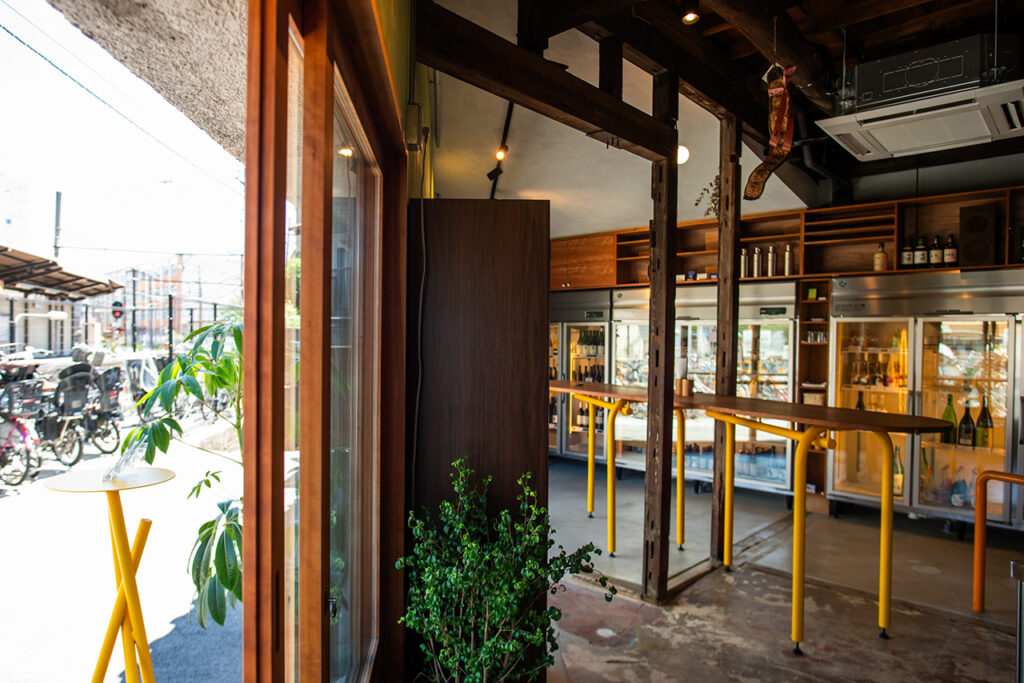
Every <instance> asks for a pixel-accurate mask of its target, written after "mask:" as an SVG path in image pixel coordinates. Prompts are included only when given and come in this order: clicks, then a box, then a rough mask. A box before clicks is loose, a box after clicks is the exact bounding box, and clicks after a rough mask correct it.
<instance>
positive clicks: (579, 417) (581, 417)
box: [576, 404, 589, 429]
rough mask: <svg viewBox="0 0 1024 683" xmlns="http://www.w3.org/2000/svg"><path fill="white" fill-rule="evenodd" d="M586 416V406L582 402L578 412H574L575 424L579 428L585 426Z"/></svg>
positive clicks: (584, 427) (587, 413) (587, 415)
mask: <svg viewBox="0 0 1024 683" xmlns="http://www.w3.org/2000/svg"><path fill="white" fill-rule="evenodd" d="M588 417H589V412H588V411H587V409H586V407H585V406H584V405H583V404H580V409H579V412H577V413H576V424H578V425H579V426H580V428H581V429H586V428H587V418H588Z"/></svg>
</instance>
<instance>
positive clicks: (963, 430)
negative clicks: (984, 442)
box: [956, 402, 974, 446]
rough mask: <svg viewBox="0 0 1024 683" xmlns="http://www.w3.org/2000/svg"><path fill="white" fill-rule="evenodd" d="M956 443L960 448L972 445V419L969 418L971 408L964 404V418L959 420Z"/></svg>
mask: <svg viewBox="0 0 1024 683" xmlns="http://www.w3.org/2000/svg"><path fill="white" fill-rule="evenodd" d="M956 442H957V443H958V444H959V445H961V446H973V445H974V418H973V417H971V406H970V405H969V404H968V403H967V402H964V416H963V417H962V418H960V427H959V428H958V429H957V440H956Z"/></svg>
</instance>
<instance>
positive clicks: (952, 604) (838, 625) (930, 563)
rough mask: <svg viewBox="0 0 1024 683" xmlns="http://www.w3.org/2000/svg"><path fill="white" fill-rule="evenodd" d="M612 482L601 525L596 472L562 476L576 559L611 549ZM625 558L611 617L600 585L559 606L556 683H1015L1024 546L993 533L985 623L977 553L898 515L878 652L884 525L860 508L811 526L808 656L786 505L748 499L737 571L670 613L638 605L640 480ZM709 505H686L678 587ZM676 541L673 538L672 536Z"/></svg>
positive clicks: (693, 501) (625, 534)
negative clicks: (976, 592) (581, 549)
mask: <svg viewBox="0 0 1024 683" xmlns="http://www.w3.org/2000/svg"><path fill="white" fill-rule="evenodd" d="M603 484H604V482H603V479H599V482H598V484H597V486H598V488H597V495H596V496H595V503H596V508H597V509H596V510H595V516H594V519H587V517H586V469H585V467H583V466H578V465H577V464H576V463H572V462H564V461H558V460H552V465H551V489H550V506H551V512H552V523H553V525H554V526H555V527H556V528H558V529H559V534H558V536H556V540H557V542H559V543H562V544H563V545H565V546H566V547H567V548H570V549H571V548H572V547H575V546H576V545H578V544H579V543H580V542H585V541H587V540H593V541H595V542H597V543H598V545H602V546H603V545H604V533H605V520H606V517H605V514H604V506H603V501H604V488H603ZM618 484H619V485H618V488H617V497H618V506H617V508H618V534H617V537H618V538H617V540H618V548H617V550H618V552H617V553H616V557H615V558H610V559H609V558H602V559H601V560H600V561H599V562H598V568H599V569H600V570H601V571H603V572H604V573H606V574H608V575H609V576H612V577H613V578H615V579H618V580H619V581H620V585H623V586H624V587H626V589H627V590H626V591H624V592H623V593H622V594H620V596H617V597H616V598H615V600H614V601H613V602H612V603H611V604H607V603H605V602H604V599H603V597H602V595H601V593H600V592H599V591H597V590H595V589H594V588H593V587H592V586H590V585H589V584H585V583H582V582H570V583H569V586H568V590H567V591H565V592H564V593H560V594H558V595H557V596H555V597H554V598H552V604H555V605H557V606H559V607H560V608H561V609H563V611H564V613H565V616H564V617H563V619H562V620H561V621H560V622H558V629H559V642H560V644H561V650H560V652H559V654H558V657H557V660H556V666H555V667H554V668H553V669H552V670H551V673H550V675H549V678H548V680H549V681H551V682H552V683H560V682H561V681H582V682H587V681H682V680H793V679H796V680H810V679H819V680H820V679H825V680H834V679H839V678H842V679H844V680H907V679H914V680H1007V679H1009V678H1010V677H1012V675H1013V670H1014V669H1013V667H1014V658H1015V643H1014V633H1015V623H1016V621H1015V619H1016V591H1017V586H1016V582H1015V581H1013V580H1012V579H1010V577H1009V562H1010V560H1012V559H1024V535H1022V534H1021V533H1020V532H1015V531H1006V530H1000V529H992V528H990V529H989V539H988V540H989V543H988V546H989V549H988V554H987V558H988V562H987V569H988V571H987V583H986V585H987V603H986V607H987V611H986V612H984V613H983V614H980V615H979V614H977V613H975V612H973V611H972V610H971V572H972V537H971V530H970V529H969V528H968V532H967V536H966V539H964V540H958V539H957V537H956V534H955V533H953V531H954V530H953V529H951V528H949V526H948V525H947V524H945V523H944V522H943V521H942V520H936V519H918V520H910V519H908V518H907V517H906V516H905V515H901V514H899V513H897V515H896V517H895V534H894V541H893V598H894V602H893V616H892V626H891V628H890V630H889V633H890V636H891V639H890V640H882V639H880V638H878V627H877V616H878V615H877V609H878V607H877V590H878V585H877V583H878V550H879V548H878V545H879V536H878V518H879V513H878V511H877V510H872V509H868V508H860V507H852V506H851V507H848V508H845V509H843V510H842V511H841V514H840V515H839V517H838V518H833V517H829V516H826V515H821V514H811V515H809V517H808V523H807V557H806V573H807V588H806V591H807V602H806V611H805V615H806V616H805V619H806V621H805V642H804V644H803V650H804V652H805V655H804V656H802V657H797V656H795V655H793V654H792V643H791V642H790V640H789V635H790V634H789V629H790V591H791V566H792V554H791V547H792V525H791V513H790V512H789V511H787V509H786V505H785V500H784V499H783V498H782V497H780V496H776V495H770V494H760V493H754V492H743V493H739V494H738V496H737V510H736V512H737V524H736V538H737V540H738V541H739V540H740V539H743V538H744V537H749V536H750V534H751V533H752V532H754V531H757V530H760V531H761V533H759V534H757V536H756V537H754V538H752V539H751V540H748V541H747V542H746V543H742V544H738V545H740V546H741V548H739V549H738V550H737V555H736V558H735V565H736V567H735V571H734V572H733V573H731V574H727V573H725V572H724V571H722V570H721V569H717V570H714V571H712V572H711V573H709V574H707V575H706V576H704V577H703V578H701V579H699V580H698V581H696V582H695V583H694V584H693V585H691V586H689V587H688V588H687V589H686V590H684V591H683V592H682V593H681V594H680V595H679V596H677V597H676V598H675V599H674V600H673V601H671V603H670V604H668V605H665V606H663V607H657V606H654V605H650V604H646V603H643V602H640V601H639V600H637V599H636V597H635V596H634V595H630V594H629V593H630V591H629V588H630V587H631V586H630V584H635V583H637V582H638V581H639V577H640V569H639V567H640V558H639V553H638V550H639V546H640V542H641V539H640V536H641V530H640V524H641V521H640V520H641V515H642V510H643V480H642V477H641V476H640V475H639V474H632V475H630V474H626V475H625V476H624V479H623V480H622V481H620V482H618ZM709 504H710V495H709V494H699V495H693V488H692V486H691V487H689V488H688V489H687V515H686V517H687V526H688V528H687V545H686V551H685V552H682V553H678V554H677V553H673V560H672V563H671V567H672V570H673V571H678V570H679V569H682V568H684V567H686V566H690V565H692V564H695V563H697V562H699V561H700V560H702V559H704V558H705V557H706V550H707V547H708V513H709V510H708V508H709ZM673 533H674V530H673Z"/></svg>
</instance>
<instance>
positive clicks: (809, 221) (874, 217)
mask: <svg viewBox="0 0 1024 683" xmlns="http://www.w3.org/2000/svg"><path fill="white" fill-rule="evenodd" d="M808 213H810V212H809V211H808ZM885 219H890V220H892V222H893V224H894V225H893V227H895V223H896V210H895V208H894V209H893V211H892V212H890V213H876V214H866V215H864V216H851V217H849V218H828V219H825V220H814V219H813V218H811V217H810V216H806V217H804V226H805V227H809V226H815V225H848V224H850V223H865V222H867V221H880V220H885Z"/></svg>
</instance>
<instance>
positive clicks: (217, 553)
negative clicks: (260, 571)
mask: <svg viewBox="0 0 1024 683" xmlns="http://www.w3.org/2000/svg"><path fill="white" fill-rule="evenodd" d="M185 341H186V342H189V341H191V342H192V346H191V347H190V348H189V349H188V350H187V351H186V352H185V353H181V354H177V355H176V356H175V358H174V361H173V362H171V363H169V364H168V365H167V366H166V367H164V369H163V370H161V371H160V377H159V380H158V382H157V385H156V387H154V388H153V390H152V391H150V392H149V393H148V394H146V395H145V396H143V397H142V398H141V399H139V407H140V415H141V417H142V418H143V423H142V424H141V425H139V426H138V427H136V428H135V429H133V430H131V431H130V432H128V434H127V435H126V436H125V438H124V442H123V443H122V444H121V452H122V454H123V453H124V452H125V451H127V450H128V449H129V448H138V449H140V450H141V451H142V457H143V459H144V460H145V461H146V462H147V463H150V464H152V463H153V460H154V458H155V457H156V454H157V451H159V452H161V453H166V452H167V449H168V448H170V445H171V442H172V441H180V442H181V443H184V444H186V445H187V446H189V447H190V448H195V449H197V450H201V451H204V452H206V453H210V454H211V455H215V456H217V457H218V458H223V459H224V460H227V461H228V462H230V463H232V464H235V465H238V466H239V467H241V466H242V461H241V459H240V457H241V456H239V457H238V458H235V457H231V456H230V455H227V454H225V453H219V452H217V451H212V450H209V449H206V448H202V447H200V446H197V445H195V444H191V443H188V442H187V441H185V440H184V436H185V435H184V433H183V431H182V428H181V424H180V423H179V421H178V417H180V411H181V409H182V408H181V406H182V405H183V404H184V403H185V402H184V401H183V400H181V399H184V398H185V397H191V398H192V399H193V400H195V401H198V402H199V403H200V404H201V405H202V406H203V408H204V410H205V411H207V412H208V413H209V414H211V415H213V416H214V417H215V418H216V419H217V420H218V421H221V422H223V423H227V424H229V425H230V426H231V428H232V429H233V430H234V432H235V437H236V438H237V440H238V449H239V453H241V449H242V392H241V388H242V325H241V324H240V323H230V322H217V323H213V324H211V325H207V326H205V327H202V328H200V329H198V330H196V331H195V332H193V333H192V334H190V335H189V336H188V337H186V338H185ZM220 474H221V471H220V470H217V471H207V472H206V474H205V475H204V476H203V478H202V479H200V480H199V482H198V483H196V485H195V486H193V487H192V490H191V491H190V492H189V494H188V497H189V498H193V497H194V498H198V497H199V495H200V493H201V492H202V491H203V489H204V488H205V489H210V488H212V487H213V483H214V482H219V481H220ZM217 508H218V510H219V514H218V515H217V516H216V517H214V518H213V519H211V520H209V521H207V522H205V523H203V524H202V526H200V527H199V530H198V533H197V535H196V542H195V544H194V545H193V547H192V552H191V554H190V556H189V562H188V567H189V573H190V575H191V577H192V583H193V584H194V586H195V589H196V596H197V599H196V620H197V621H198V622H199V625H200V626H202V627H203V628H206V625H207V623H208V620H209V619H213V621H214V622H216V623H218V624H220V625H223V624H224V620H225V618H226V616H227V609H226V606H227V604H228V603H230V604H231V606H232V607H234V605H235V604H236V603H237V602H238V601H240V600H241V599H242V500H241V499H240V498H239V499H233V500H227V501H223V502H221V503H218V504H217Z"/></svg>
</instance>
